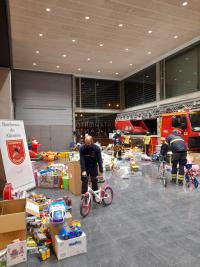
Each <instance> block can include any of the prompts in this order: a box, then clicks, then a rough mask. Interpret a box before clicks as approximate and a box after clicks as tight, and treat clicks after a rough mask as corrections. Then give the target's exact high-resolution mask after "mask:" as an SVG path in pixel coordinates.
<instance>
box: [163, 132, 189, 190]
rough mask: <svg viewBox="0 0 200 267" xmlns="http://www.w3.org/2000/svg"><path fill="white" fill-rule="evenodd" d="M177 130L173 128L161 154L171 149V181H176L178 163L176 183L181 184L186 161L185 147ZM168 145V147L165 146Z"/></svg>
mask: <svg viewBox="0 0 200 267" xmlns="http://www.w3.org/2000/svg"><path fill="white" fill-rule="evenodd" d="M180 134H181V133H180V131H179V130H174V131H173V132H172V133H171V134H170V135H169V136H168V137H167V138H166V143H165V146H163V148H161V151H162V152H161V153H162V155H163V156H165V155H166V154H167V150H168V148H170V149H171V151H172V179H171V182H172V183H176V179H177V165H178V164H179V174H178V184H179V185H183V180H184V166H185V164H186V163H187V147H186V144H185V141H184V140H183V138H182V137H181V136H180ZM166 144H167V145H168V147H167V146H166Z"/></svg>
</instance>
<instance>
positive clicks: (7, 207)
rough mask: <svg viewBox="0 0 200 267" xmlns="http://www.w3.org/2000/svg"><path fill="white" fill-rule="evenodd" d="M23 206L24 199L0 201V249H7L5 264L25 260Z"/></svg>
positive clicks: (11, 264)
mask: <svg viewBox="0 0 200 267" xmlns="http://www.w3.org/2000/svg"><path fill="white" fill-rule="evenodd" d="M25 207H26V200H25V199H18V200H10V201H0V250H4V249H6V250H7V257H6V258H7V266H13V265H15V264H18V263H20V262H25V261H26V260H27V250H26V212H25ZM3 260H4V261H5V259H2V261H3ZM0 261H1V260H0ZM3 264H4V263H1V262H0V266H4V265H3Z"/></svg>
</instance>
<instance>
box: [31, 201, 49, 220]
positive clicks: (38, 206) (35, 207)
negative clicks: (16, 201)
mask: <svg viewBox="0 0 200 267" xmlns="http://www.w3.org/2000/svg"><path fill="white" fill-rule="evenodd" d="M47 207H48V203H37V202H35V201H34V200H32V199H30V198H27V199H26V212H27V213H29V214H32V215H34V216H37V217H40V212H41V211H42V210H44V209H46V208H47Z"/></svg>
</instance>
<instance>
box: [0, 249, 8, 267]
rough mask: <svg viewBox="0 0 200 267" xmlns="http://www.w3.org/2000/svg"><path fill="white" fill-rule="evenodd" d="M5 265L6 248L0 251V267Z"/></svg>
mask: <svg viewBox="0 0 200 267" xmlns="http://www.w3.org/2000/svg"><path fill="white" fill-rule="evenodd" d="M6 266H7V249H3V250H1V251H0V267H6Z"/></svg>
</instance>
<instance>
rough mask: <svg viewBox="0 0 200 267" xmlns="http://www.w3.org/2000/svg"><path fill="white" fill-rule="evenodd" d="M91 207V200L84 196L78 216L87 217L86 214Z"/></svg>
mask: <svg viewBox="0 0 200 267" xmlns="http://www.w3.org/2000/svg"><path fill="white" fill-rule="evenodd" d="M91 206H92V201H91V198H89V196H85V197H84V198H83V199H82V202H81V205H80V214H81V216H82V217H86V216H88V214H89V213H90V210H91Z"/></svg>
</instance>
